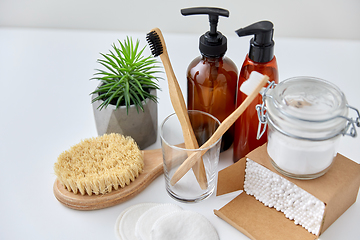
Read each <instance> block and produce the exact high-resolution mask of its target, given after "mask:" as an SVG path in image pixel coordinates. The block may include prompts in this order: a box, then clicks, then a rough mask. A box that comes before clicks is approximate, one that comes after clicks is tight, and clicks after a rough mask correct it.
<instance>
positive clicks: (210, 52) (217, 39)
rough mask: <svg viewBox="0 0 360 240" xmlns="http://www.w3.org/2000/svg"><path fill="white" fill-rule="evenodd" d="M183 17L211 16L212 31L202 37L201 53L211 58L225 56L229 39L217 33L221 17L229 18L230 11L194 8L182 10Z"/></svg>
mask: <svg viewBox="0 0 360 240" xmlns="http://www.w3.org/2000/svg"><path fill="white" fill-rule="evenodd" d="M181 14H182V15H183V16H188V15H200V14H207V15H209V22H210V31H208V32H206V33H205V34H204V35H202V36H201V37H200V43H199V48H200V51H201V53H203V54H205V55H207V56H210V57H218V56H223V55H224V54H225V52H226V50H227V39H226V37H225V36H223V35H222V34H221V33H220V32H218V31H217V25H218V22H219V16H223V17H229V11H228V10H226V9H222V8H214V7H193V8H184V9H181Z"/></svg>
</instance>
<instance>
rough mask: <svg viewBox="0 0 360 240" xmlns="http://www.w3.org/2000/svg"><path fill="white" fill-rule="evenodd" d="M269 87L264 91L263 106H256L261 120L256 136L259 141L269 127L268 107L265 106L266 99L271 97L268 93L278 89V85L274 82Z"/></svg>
mask: <svg viewBox="0 0 360 240" xmlns="http://www.w3.org/2000/svg"><path fill="white" fill-rule="evenodd" d="M268 83H269V84H268V86H267V87H266V88H265V89H264V90H263V91H262V93H261V95H262V104H258V105H256V111H257V115H258V119H259V125H258V130H257V134H256V139H257V140H259V139H260V138H261V136H262V135H264V133H265V131H266V127H267V119H266V106H265V98H266V97H270V96H268V95H266V93H267V92H268V91H269V90H270V89H273V88H275V87H276V83H275V82H274V81H271V82H270V81H268Z"/></svg>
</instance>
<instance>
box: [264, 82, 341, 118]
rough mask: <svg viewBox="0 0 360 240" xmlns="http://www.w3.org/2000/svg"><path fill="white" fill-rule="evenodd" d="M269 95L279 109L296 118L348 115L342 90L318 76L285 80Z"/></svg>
mask: <svg viewBox="0 0 360 240" xmlns="http://www.w3.org/2000/svg"><path fill="white" fill-rule="evenodd" d="M270 95H271V97H272V100H273V101H272V102H273V104H274V107H275V108H277V110H278V111H281V112H282V114H284V115H286V116H288V117H290V118H295V119H298V120H304V121H310V122H312V121H314V122H323V121H328V120H331V119H333V118H335V117H338V116H347V112H348V109H347V101H346V98H345V95H344V94H343V93H342V91H341V90H340V89H339V88H338V87H337V86H335V85H334V84H332V83H330V82H328V81H325V80H322V79H318V78H313V77H295V78H290V79H287V80H284V81H283V82H280V83H279V84H278V85H277V86H276V87H275V88H274V89H273V90H272V91H271V93H270ZM267 105H268V104H267Z"/></svg>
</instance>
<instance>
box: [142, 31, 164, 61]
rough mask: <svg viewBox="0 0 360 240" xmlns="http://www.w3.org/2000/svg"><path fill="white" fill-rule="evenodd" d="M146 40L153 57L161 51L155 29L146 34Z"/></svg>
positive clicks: (161, 47)
mask: <svg viewBox="0 0 360 240" xmlns="http://www.w3.org/2000/svg"><path fill="white" fill-rule="evenodd" d="M146 41H147V42H148V43H149V46H150V50H151V53H152V55H153V56H154V57H157V56H159V55H161V54H162V53H163V46H162V44H161V40H160V37H159V35H158V34H157V33H156V32H155V31H151V32H149V33H148V34H147V35H146Z"/></svg>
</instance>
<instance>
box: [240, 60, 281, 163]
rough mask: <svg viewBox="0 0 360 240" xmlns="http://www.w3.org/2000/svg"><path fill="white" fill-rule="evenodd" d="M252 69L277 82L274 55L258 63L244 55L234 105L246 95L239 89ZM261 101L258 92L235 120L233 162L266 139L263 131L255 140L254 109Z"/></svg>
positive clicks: (257, 120) (255, 113) (256, 117)
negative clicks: (267, 60)
mask: <svg viewBox="0 0 360 240" xmlns="http://www.w3.org/2000/svg"><path fill="white" fill-rule="evenodd" d="M252 71H257V72H259V73H261V74H264V75H267V76H268V77H269V78H270V81H275V83H278V81H279V80H278V78H279V77H278V70H277V63H276V57H275V56H274V57H273V59H272V60H271V61H270V62H266V63H263V62H262V63H258V62H254V61H252V60H251V59H250V58H249V55H246V59H245V61H244V63H243V66H242V68H241V71H240V75H239V83H238V86H239V87H238V93H237V94H238V95H237V101H236V107H237V106H239V105H240V104H241V103H242V102H243V101H244V100H245V98H246V97H247V95H246V94H244V93H243V92H241V91H240V90H239V88H240V86H241V84H242V83H243V82H244V81H246V80H247V79H248V78H249V76H250V73H251V72H252ZM261 103H262V96H261V95H260V94H259V95H258V96H257V97H256V98H255V99H254V100H253V101H252V102H251V104H250V105H249V107H248V108H247V109H246V110H245V112H244V113H243V114H242V115H241V116H240V117H239V119H238V120H237V121H236V122H235V124H234V125H235V137H234V153H233V160H234V162H236V161H238V160H239V159H240V158H243V157H245V155H246V154H248V153H249V152H250V151H252V150H254V149H255V148H257V147H259V146H261V145H263V144H264V143H266V141H267V134H266V133H264V134H263V136H262V137H261V138H260V139H259V140H257V139H256V135H257V130H258V125H259V119H258V115H257V111H256V108H255V107H256V105H257V104H261Z"/></svg>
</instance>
